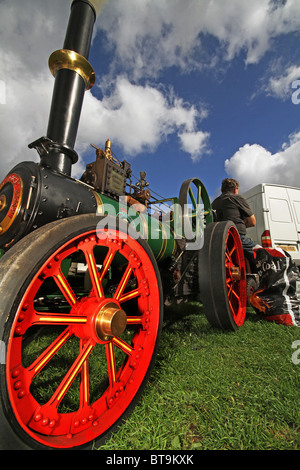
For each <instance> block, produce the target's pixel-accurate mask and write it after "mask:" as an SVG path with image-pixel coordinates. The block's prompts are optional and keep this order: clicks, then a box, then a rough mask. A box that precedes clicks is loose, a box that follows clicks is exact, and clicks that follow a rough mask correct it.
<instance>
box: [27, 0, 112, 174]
mask: <svg viewBox="0 0 300 470" xmlns="http://www.w3.org/2000/svg"><path fill="white" fill-rule="evenodd" d="M103 3H104V1H103V0H73V2H72V5H71V12H70V17H69V23H68V27H67V32H66V36H65V41H64V45H63V49H61V50H58V51H55V52H53V54H51V56H50V58H49V67H50V70H51V72H52V74H53V75H54V76H55V83H54V89H53V96H52V104H51V109H50V115H49V121H48V129H47V135H46V137H42V138H40V139H38V140H37V141H35V142H33V143H32V144H30V145H29V147H30V148H33V147H34V148H36V149H37V150H38V152H39V154H40V157H41V165H43V166H47V167H49V168H51V169H52V170H55V171H58V172H60V173H63V174H65V175H71V167H72V164H73V163H76V161H77V159H78V157H77V154H76V152H75V151H74V145H75V140H76V135H77V130H78V124H79V119H80V113H81V108H82V103H83V97H84V92H85V90H88V89H89V88H91V87H92V86H93V84H94V81H95V74H94V71H93V68H92V66H91V65H90V64H89V62H88V57H89V51H90V45H91V40H92V34H93V27H94V23H95V20H96V16H97V13H98V12H99V10H100V7H101V6H102V4H103Z"/></svg>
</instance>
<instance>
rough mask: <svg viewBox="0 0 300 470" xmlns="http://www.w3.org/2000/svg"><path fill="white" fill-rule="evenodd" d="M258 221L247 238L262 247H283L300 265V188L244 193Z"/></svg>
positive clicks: (276, 187) (264, 188)
mask: <svg viewBox="0 0 300 470" xmlns="http://www.w3.org/2000/svg"><path fill="white" fill-rule="evenodd" d="M243 196H244V197H245V199H247V201H248V203H249V205H250V207H251V209H252V211H253V213H254V214H255V217H256V226H255V227H251V228H248V229H247V235H248V236H249V237H250V238H251V239H252V240H253V241H255V242H256V243H258V244H259V245H262V246H263V247H271V246H273V247H280V248H282V249H283V250H285V251H287V252H288V253H289V254H290V255H291V257H292V258H293V260H294V261H295V263H296V264H298V265H300V188H294V187H291V186H281V185H276V184H267V183H263V184H259V185H257V186H255V187H254V188H252V189H249V190H248V191H246V192H245V193H243Z"/></svg>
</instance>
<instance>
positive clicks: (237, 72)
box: [0, 0, 300, 198]
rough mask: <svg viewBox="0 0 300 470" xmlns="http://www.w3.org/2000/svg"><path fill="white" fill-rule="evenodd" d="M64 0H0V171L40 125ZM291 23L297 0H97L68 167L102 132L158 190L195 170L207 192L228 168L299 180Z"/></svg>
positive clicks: (266, 178)
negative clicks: (87, 85)
mask: <svg viewBox="0 0 300 470" xmlns="http://www.w3.org/2000/svg"><path fill="white" fill-rule="evenodd" d="M70 4H71V2H70V1H69V0H52V1H51V2H44V1H42V0H22V1H21V0H2V1H0V59H1V64H3V65H2V67H1V71H0V84H2V95H1V93H0V142H1V147H2V150H1V152H2V159H1V164H0V178H1V179H2V178H3V177H4V176H5V174H6V173H7V172H8V171H9V170H10V168H11V167H12V166H13V165H14V164H16V163H18V162H19V161H22V160H33V159H34V160H35V161H38V156H37V155H36V154H35V151H32V150H28V149H27V146H28V143H30V142H31V141H33V140H35V139H36V138H38V137H40V136H41V135H44V134H45V132H46V129H47V122H48V115H49V109H50V100H51V97H52V87H53V77H52V76H51V74H50V72H49V70H48V66H47V61H48V57H49V55H50V54H51V52H52V51H54V50H56V49H59V48H61V47H62V45H63V40H64V35H65V31H66V24H67V21H68V17H69V8H70ZM21 7H22V8H21ZM299 31H300V2H299V0H252V1H251V2H249V1H248V0H152V1H150V0H107V1H106V2H104V5H103V8H102V11H101V13H100V15H99V16H98V18H97V22H96V25H95V30H94V40H93V44H92V48H91V53H90V58H89V60H90V62H91V64H92V66H93V67H94V70H95V73H96V77H97V80H96V84H95V86H94V88H93V89H92V90H91V91H90V92H87V93H86V96H85V101H84V107H83V111H82V116H81V122H80V128H79V132H78V138H77V143H76V150H77V151H78V153H79V155H80V161H79V163H78V164H76V166H74V168H73V176H75V177H78V176H80V175H81V173H82V172H83V170H84V168H85V165H86V163H88V162H89V161H92V160H93V159H94V151H93V150H92V149H91V147H90V143H93V144H96V145H97V146H99V147H101V148H103V147H104V144H105V140H106V139H107V138H110V139H111V141H112V150H113V151H114V153H115V154H116V155H117V156H118V158H119V159H120V160H123V159H126V160H128V161H130V162H131V164H132V169H133V173H134V174H135V175H136V176H139V172H140V171H142V170H144V171H146V173H147V180H148V181H149V182H150V188H151V189H153V190H154V191H156V192H157V193H159V194H161V195H162V196H164V197H171V196H177V195H178V194H179V189H180V186H181V184H182V182H183V181H184V180H185V179H187V178H191V177H195V176H197V177H199V178H200V179H201V180H202V181H203V182H204V184H205V186H206V187H207V189H208V192H209V194H210V196H211V197H212V198H213V197H215V196H216V195H217V194H218V191H219V187H220V183H221V180H222V179H223V178H225V177H227V176H229V177H234V178H237V179H238V180H239V181H240V183H241V191H243V190H246V189H248V188H250V187H252V186H254V185H255V184H258V183H261V182H269V183H278V184H287V185H292V186H298V187H299V186H300V184H299V176H300V165H299V156H300V120H299V116H300V104H297V103H298V101H300V56H299ZM298 80H299V83H298ZM293 86H294V88H293ZM298 89H299V93H298V92H297V90H298ZM3 90H4V91H3Z"/></svg>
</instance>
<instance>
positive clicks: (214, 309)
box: [199, 221, 247, 331]
mask: <svg viewBox="0 0 300 470" xmlns="http://www.w3.org/2000/svg"><path fill="white" fill-rule="evenodd" d="M199 286H200V297H201V300H202V303H203V306H204V310H205V315H206V318H207V319H208V321H209V323H210V324H211V325H212V326H215V327H217V328H221V329H223V330H233V331H235V330H236V329H237V328H239V327H240V326H242V325H243V323H244V321H245V317H246V309H247V283H246V268H245V259H244V252H243V247H242V244H241V240H240V236H239V233H238V231H237V228H236V226H235V224H234V223H232V222H229V221H228V222H216V223H211V224H209V225H208V226H207V227H206V229H205V232H204V246H203V248H202V249H201V250H199Z"/></svg>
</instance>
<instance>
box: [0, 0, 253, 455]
mask: <svg viewBox="0 0 300 470" xmlns="http://www.w3.org/2000/svg"><path fill="white" fill-rule="evenodd" d="M100 3H101V2H100V1H99V0H89V1H88V0H74V1H73V2H72V6H71V11H70V18H69V24H68V28H67V32H66V37H65V43H64V46H63V49H62V50H59V51H56V52H54V53H53V54H52V55H51V56H50V59H49V65H50V69H51V71H52V73H53V75H54V76H55V84H54V91H53V99H52V105H51V110H50V115H49V123H48V129H47V134H46V136H45V137H42V138H40V139H38V140H37V141H35V142H33V143H32V144H30V147H31V148H35V149H36V150H37V151H38V153H39V155H40V162H39V164H36V163H33V162H23V163H20V164H18V165H17V166H16V167H14V168H13V169H12V170H11V171H10V172H9V174H8V175H7V176H6V177H5V179H4V180H3V182H2V183H1V184H0V247H1V260H0V340H1V341H0V345H1V356H0V359H1V361H0V363H1V364H0V367H1V375H0V385H1V397H0V398H1V399H0V403H1V405H0V447H1V448H3V449H23V448H24V449H49V448H54V449H56V448H58V449H68V448H79V447H80V448H90V447H91V446H92V445H95V444H99V443H100V442H101V440H102V439H103V438H104V437H105V436H106V435H107V434H108V433H109V432H110V431H111V430H112V429H114V428H115V427H116V426H117V425H118V423H120V421H121V420H122V419H123V418H124V417H125V416H126V415H127V413H128V412H130V411H131V410H132V409H133V407H134V406H135V404H136V402H137V400H138V398H139V396H140V394H141V392H142V390H143V388H144V386H145V384H146V381H147V378H148V376H149V373H150V371H151V368H152V366H153V363H154V360H155V356H156V352H157V348H158V342H159V338H160V333H161V329H162V320H163V305H164V302H165V301H166V300H168V302H170V301H172V300H174V299H175V300H176V299H177V298H178V297H183V296H184V297H186V298H198V299H201V302H202V303H203V305H204V309H205V314H206V316H207V319H208V320H209V322H210V323H211V324H212V325H214V326H216V327H219V328H222V329H232V330H235V329H237V328H238V327H239V326H241V325H242V324H243V321H244V318H245V312H246V274H245V266H244V257H243V251H242V247H241V243H240V239H239V235H238V232H237V230H236V227H235V226H234V225H233V224H232V223H229V222H228V223H215V222H213V217H212V211H211V206H210V202H209V198H208V195H207V192H206V189H205V187H204V186H203V184H202V182H201V181H200V180H199V179H198V178H192V179H190V180H187V181H185V182H184V183H183V184H182V187H181V189H180V192H179V197H178V198H177V197H173V198H169V200H168V202H169V203H170V204H171V207H170V213H169V214H166V213H163V214H159V215H158V217H155V216H153V215H152V216H151V214H150V213H151V212H152V214H153V209H151V208H152V207H153V198H152V196H151V193H150V191H149V188H148V183H147V182H146V179H145V176H146V175H145V173H142V174H141V179H140V181H139V182H138V183H137V184H136V185H135V186H133V185H132V183H131V176H132V175H131V167H130V165H129V164H128V163H127V162H126V161H123V162H119V161H116V159H115V158H114V157H113V154H112V151H111V143H110V141H109V140H108V141H107V142H106V146H105V150H104V151H103V150H101V149H96V160H95V162H93V163H90V164H88V165H87V168H86V171H85V173H84V174H83V176H82V178H81V180H80V181H79V180H76V179H74V178H72V177H71V167H72V164H73V163H74V162H76V160H77V154H76V152H75V151H74V145H75V138H76V133H77V127H78V122H79V116H80V112H81V106H82V101H83V95H84V92H85V90H86V89H89V88H90V87H91V86H92V85H93V83H94V72H93V69H92V67H91V65H90V64H89V62H88V55H89V48H90V43H91V36H92V30H93V25H94V22H95V18H96V15H97V13H98V10H99V4H100ZM128 188H129V189H128ZM120 201H121V202H120ZM154 202H155V203H156V205H157V204H158V202H159V201H157V200H155V201H154ZM160 203H161V204H165V203H166V201H160ZM189 203H190V207H191V209H189V210H187V206H188V204H189ZM199 208H200V209H201V210H200V212H201V213H200V217H199ZM165 219H166V220H165ZM199 220H200V223H199ZM197 221H198V222H197ZM182 227H185V229H184V230H182V229H181V228H182ZM203 230H204V237H203V236H200V237H199V236H198V235H197V234H199V233H200V232H201V231H202V232H201V233H202V235H203ZM199 239H200V241H201V242H202V241H203V239H204V245H203V247H202V246H201V245H199V244H198V245H197V243H196V241H197V240H198V241H199Z"/></svg>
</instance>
